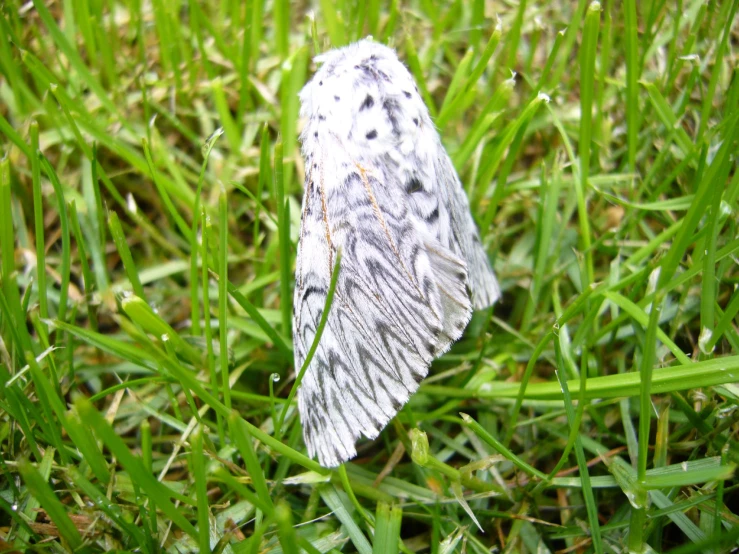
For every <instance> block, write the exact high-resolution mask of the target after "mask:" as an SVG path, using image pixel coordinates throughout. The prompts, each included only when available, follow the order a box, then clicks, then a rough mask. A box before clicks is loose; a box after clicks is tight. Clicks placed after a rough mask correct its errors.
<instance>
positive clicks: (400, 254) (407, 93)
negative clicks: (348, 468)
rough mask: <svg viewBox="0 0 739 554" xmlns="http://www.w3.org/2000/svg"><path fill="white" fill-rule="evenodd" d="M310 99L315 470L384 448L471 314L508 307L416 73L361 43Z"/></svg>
mask: <svg viewBox="0 0 739 554" xmlns="http://www.w3.org/2000/svg"><path fill="white" fill-rule="evenodd" d="M316 62H317V63H319V64H321V66H320V68H319V69H318V71H317V72H316V74H315V75H314V76H313V78H312V79H311V80H310V81H309V82H308V83H307V84H306V85H305V87H304V88H303V90H302V91H301V93H300V101H301V110H300V115H301V118H303V119H304V120H305V127H304V129H303V131H302V134H301V137H300V138H301V143H302V153H303V157H304V160H305V192H304V197H303V208H302V220H301V227H300V239H299V243H298V253H297V262H296V270H295V294H294V306H293V308H294V316H293V340H294V346H295V348H294V350H295V367H296V368H300V367H302V365H303V363H304V362H305V359H306V355H307V353H308V350H309V349H310V347H311V345H312V343H313V340H314V338H315V336H316V330H317V327H318V325H319V322H320V320H321V316H322V313H323V310H324V306H325V303H326V296H327V294H328V291H329V285H330V283H331V277H332V271H333V269H334V262H335V260H336V257H337V253H338V252H339V251H341V256H342V258H341V268H340V271H339V274H338V280H337V282H336V288H335V294H334V298H333V302H332V304H331V308H330V311H329V314H328V318H327V320H326V325H325V327H324V329H323V334H322V335H321V337H320V341H319V343H318V346H317V348H316V350H315V354H314V356H313V358H312V359H311V360H310V363H309V365H308V367H307V369H306V371H305V374H304V375H303V379H302V381H301V383H300V388H299V390H298V409H299V412H300V419H301V422H302V425H303V438H304V440H305V444H306V446H307V449H308V454H309V455H310V456H311V457H315V456H317V457H318V461H319V462H320V464H321V465H323V466H325V467H334V466H338V465H339V464H341V463H343V462H345V461H346V460H348V459H350V458H352V457H354V456H355V455H356V446H355V445H356V443H357V441H358V440H359V439H360V437H362V436H364V437H367V438H369V439H374V438H375V437H377V435H378V434H379V433H380V431H381V430H382V429H383V428H384V427H385V425H387V423H388V422H389V421H390V420H391V419H392V418H393V417H394V416H395V414H396V413H397V412H398V411H399V410H400V409H401V408H402V407H403V405H404V404H405V403H406V402H407V401H408V400H409V398H410V396H411V395H412V394H413V393H414V392H415V391H416V390H417V389H418V386H419V384H420V382H421V381H422V380H423V379H424V377H426V375H427V373H428V370H429V366H430V364H431V362H432V360H434V359H435V358H437V357H439V356H440V355H442V354H443V353H444V352H446V351H447V350H448V349H449V348H450V346H451V345H452V344H453V343H454V342H455V341H456V340H458V339H459V338H460V337H461V335H462V333H463V332H464V329H465V327H466V326H467V323H468V322H469V320H470V317H471V315H472V311H473V310H478V309H483V308H486V307H488V306H491V305H492V304H493V303H494V302H495V301H496V300H497V299H498V297H499V296H500V290H499V287H498V282H497V280H496V278H495V275H494V273H493V270H492V268H491V266H490V262H489V260H488V257H487V254H486V253H485V250H484V248H483V246H482V243H481V241H480V235H479V233H478V230H477V228H476V226H475V223H474V220H473V218H472V214H471V212H470V207H469V203H468V201H467V198H466V196H465V193H464V189H463V188H462V184H461V182H460V180H459V177H458V175H457V173H456V170H455V169H454V166H453V165H452V161H451V159H450V158H449V156H448V154H447V153H446V151H445V149H444V147H443V146H442V143H441V139H440V137H439V134H438V133H437V131H436V128H435V126H434V123H433V121H432V119H431V117H430V115H429V111H428V108H427V107H426V105H425V104H424V102H423V100H422V98H421V96H420V94H419V92H418V88H417V86H416V84H415V82H414V80H413V77H412V76H411V74H410V72H409V71H408V69H407V68H406V67H405V65H404V64H403V63H402V62H401V61H400V60H399V59H398V57H397V55H396V53H395V51H394V50H392V49H391V48H389V47H387V46H384V45H382V44H378V43H376V42H373V41H372V40H371V39H365V40H361V41H359V42H356V43H354V44H351V45H349V46H346V47H343V48H340V49H336V50H332V51H330V52H326V53H325V54H321V55H320V56H318V57H316Z"/></svg>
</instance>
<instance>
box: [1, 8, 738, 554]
mask: <svg viewBox="0 0 739 554" xmlns="http://www.w3.org/2000/svg"><path fill="white" fill-rule="evenodd" d="M337 6H338V9H337ZM496 6H497V7H498V8H499V9H500V11H499V12H498V13H497V14H496V13H492V12H491V11H490V4H489V3H485V2H483V1H481V0H475V1H474V2H470V3H465V2H445V3H438V4H437V3H432V2H427V1H424V0H419V1H417V2H410V3H406V2H399V1H397V0H393V1H391V2H390V3H382V2H378V1H375V0H372V1H369V2H347V1H342V2H339V3H338V4H336V3H330V2H318V3H316V7H315V12H308V11H307V10H304V9H302V8H301V9H300V10H298V9H297V8H295V7H294V6H293V4H292V3H289V2H286V1H284V0H274V1H273V2H261V1H260V0H250V1H249V2H246V3H242V2H236V1H226V2H222V3H214V2H202V3H198V2H192V3H190V4H186V3H182V2H179V1H176V2H174V3H167V2H162V1H161V0H157V1H154V2H152V3H144V2H140V1H139V0H124V1H115V0H108V1H100V0H69V1H63V2H58V1H57V2H44V1H43V0H33V1H32V2H31V3H22V2H20V1H19V0H10V1H9V2H6V3H5V4H4V5H3V7H2V9H0V98H1V100H0V133H1V135H0V152H1V153H2V154H1V155H2V159H1V160H0V281H1V287H0V339H1V340H0V441H1V442H0V454H1V455H0V460H1V461H2V464H1V465H0V514H1V515H0V521H1V525H0V541H2V542H0V546H1V547H2V549H3V550H8V551H25V550H38V551H41V550H43V551H52V552H63V551H72V550H75V551H81V550H82V549H84V550H85V551H87V552H97V551H107V550H120V551H131V552H133V551H138V552H158V551H163V550H166V551H171V552H185V551H207V550H213V551H214V552H234V553H247V552H275V553H277V552H286V553H296V552H301V551H304V552H308V553H311V554H313V553H315V552H337V551H343V552H354V551H356V552H360V553H362V554H369V553H385V552H400V551H402V552H431V553H433V554H440V553H448V552H476V553H477V552H479V553H482V552H489V551H490V550H491V548H497V549H498V551H501V552H622V551H626V550H631V551H633V552H650V551H656V552H713V553H719V552H726V551H729V550H731V549H732V548H736V547H737V544H739V542H738V541H739V518H738V517H737V514H736V513H734V511H733V510H735V509H737V498H739V497H738V496H737V491H736V482H735V480H734V473H735V467H736V464H737V463H738V462H739V443H738V442H737V431H739V423H738V421H737V413H739V412H738V411H737V404H739V388H737V386H736V384H735V383H736V382H739V326H738V324H739V320H738V319H737V314H738V313H739V289H737V284H738V283H739V270H738V269H737V256H738V255H739V239H737V236H739V233H738V232H737V224H738V223H739V220H738V219H737V208H736V206H737V199H738V198H739V172H738V171H737V170H736V152H737V146H738V144H737V143H738V142H739V115H737V114H739V71H738V70H737V69H736V65H737V64H736V58H737V54H736V44H737V28H736V25H735V22H736V15H737V7H738V6H739V1H738V0H721V1H715V2H708V3H706V2H703V1H702V0H680V1H678V3H677V6H674V5H670V4H669V3H666V2H658V1H649V2H640V3H639V2H635V1H634V0H625V1H624V2H622V3H616V2H613V1H611V0H606V1H604V3H603V4H599V3H597V2H591V3H588V2H585V1H584V0H583V1H580V2H577V3H574V2H531V1H528V2H525V1H524V0H520V1H519V2H518V3H517V4H516V3H513V4H511V3H497V4H496ZM366 35H372V36H374V37H375V39H376V40H379V41H382V42H386V43H389V44H391V45H393V46H395V47H396V48H397V49H398V51H399V54H400V57H401V58H402V59H403V60H405V61H406V63H407V64H408V67H409V68H410V70H411V71H412V73H413V74H414V77H415V78H416V80H417V82H418V84H419V90H420V91H421V94H422V95H423V97H424V98H425V99H426V101H427V102H428V103H429V109H430V111H431V113H432V114H433V115H434V117H435V121H436V123H437V126H438V127H439V130H440V132H441V134H442V137H443V141H444V144H445V145H446V147H447V149H448V151H449V153H450V155H451V157H452V159H453V160H454V162H455V164H456V165H457V168H458V170H459V172H460V175H461V176H462V181H463V182H464V183H465V186H466V189H467V192H468V195H469V197H470V201H471V205H472V209H473V213H474V215H475V218H476V220H477V221H478V223H479V225H480V227H481V232H482V235H483V237H484V242H485V244H486V247H487V249H488V251H489V253H490V257H491V260H492V261H493V262H494V266H495V269H496V271H497V273H498V275H499V277H500V280H501V285H502V289H503V298H502V300H501V302H500V303H498V304H497V305H496V306H495V308H494V309H493V310H488V311H486V312H483V313H478V314H476V315H475V317H474V319H473V321H472V323H471V324H470V325H469V328H468V330H467V332H466V334H465V337H464V339H463V340H462V341H460V342H459V343H458V344H457V345H455V347H454V348H453V349H452V351H451V352H450V353H448V354H447V355H445V356H444V357H443V358H442V359H440V360H438V361H437V362H435V364H434V366H433V369H432V373H431V376H430V377H429V378H428V379H427V380H426V382H425V383H424V384H423V385H422V387H421V389H420V391H419V392H418V393H417V394H416V395H415V396H414V397H413V399H412V400H411V402H410V403H409V404H408V406H407V407H405V408H404V409H403V410H402V412H401V413H400V414H399V415H398V416H397V417H396V418H395V420H394V421H393V422H392V424H390V425H389V426H388V428H387V429H386V430H385V431H384V432H383V433H382V435H381V436H380V438H378V439H377V440H376V441H374V442H366V441H365V442H364V443H362V444H361V445H360V448H359V455H358V457H357V458H356V459H355V460H352V461H351V462H349V463H347V464H345V465H344V466H342V467H341V468H339V469H338V470H334V471H329V470H326V469H324V468H322V467H321V466H320V465H318V464H317V463H316V462H315V461H314V460H310V459H309V458H307V457H306V455H305V453H304V452H305V451H304V447H303V445H302V438H301V426H300V421H299V417H298V414H297V407H296V404H295V402H294V392H295V384H296V377H297V380H298V381H299V379H300V376H299V375H296V373H300V368H295V367H293V365H292V364H293V359H292V352H291V338H290V334H291V328H290V327H291V287H292V274H293V264H294V255H295V247H296V241H297V233H298V228H299V217H300V204H299V202H300V197H301V194H302V187H301V184H300V183H301V180H302V175H303V167H302V161H301V158H300V156H299V150H298V148H299V144H298V142H297V136H298V130H299V121H298V99H297V93H298V91H299V90H300V88H301V87H302V85H303V84H304V82H305V80H306V79H307V78H308V77H309V76H310V75H311V74H312V72H313V71H314V69H315V67H314V65H313V63H312V62H311V58H312V57H313V56H314V55H316V54H318V53H319V50H320V51H325V50H326V49H328V48H331V47H334V46H340V45H343V44H346V43H348V42H351V41H353V40H356V39H358V38H361V37H364V36H366ZM511 71H515V72H516V74H515V75H513V76H512V74H511ZM338 270H340V268H339V267H338V266H337V268H336V270H335V275H334V282H335V279H336V274H337V273H336V272H337V271H338Z"/></svg>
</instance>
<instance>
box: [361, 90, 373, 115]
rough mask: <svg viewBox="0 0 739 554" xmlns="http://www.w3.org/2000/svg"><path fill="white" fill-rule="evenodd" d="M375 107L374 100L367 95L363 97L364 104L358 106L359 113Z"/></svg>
mask: <svg viewBox="0 0 739 554" xmlns="http://www.w3.org/2000/svg"><path fill="white" fill-rule="evenodd" d="M374 105H375V99H374V98H372V96H370V95H369V94H368V95H367V96H366V97H365V99H364V102H362V104H361V105H360V106H359V111H360V112H361V111H363V110H368V109H369V108H371V107H372V106H374Z"/></svg>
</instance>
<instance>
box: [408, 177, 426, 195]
mask: <svg viewBox="0 0 739 554" xmlns="http://www.w3.org/2000/svg"><path fill="white" fill-rule="evenodd" d="M422 190H423V185H421V181H419V180H418V179H416V178H415V177H413V178H412V179H411V180H410V181H408V182H407V183H406V185H405V192H407V193H408V194H413V193H414V192H421V191H422Z"/></svg>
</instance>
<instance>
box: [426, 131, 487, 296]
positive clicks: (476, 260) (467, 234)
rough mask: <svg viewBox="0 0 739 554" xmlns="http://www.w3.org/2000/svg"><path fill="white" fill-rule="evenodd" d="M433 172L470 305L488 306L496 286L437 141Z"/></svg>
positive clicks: (456, 179)
mask: <svg viewBox="0 0 739 554" xmlns="http://www.w3.org/2000/svg"><path fill="white" fill-rule="evenodd" d="M439 149H440V150H439V156H438V157H437V159H436V163H435V166H436V167H435V170H436V171H435V172H436V176H437V179H438V180H439V185H438V186H439V188H440V189H441V190H442V191H444V196H446V198H447V202H448V209H449V222H450V226H451V237H452V240H453V242H454V245H455V246H456V249H455V250H457V251H458V252H459V253H460V254H461V256H462V258H464V260H465V261H466V262H467V271H468V273H469V282H470V288H471V291H472V305H473V307H474V309H476V310H480V309H483V308H487V307H488V306H492V305H493V304H494V303H495V301H496V300H497V299H498V298H500V287H499V285H498V280H497V279H496V278H495V274H494V273H493V269H492V267H491V266H490V261H489V260H488V256H487V253H486V252H485V249H484V247H483V245H482V242H481V241H480V234H479V232H478V230H477V225H475V220H474V219H473V217H472V212H471V211H470V205H469V202H468V200H467V196H466V195H465V192H464V188H463V187H462V183H461V182H460V180H459V177H458V176H457V172H456V170H455V168H454V165H453V164H452V161H451V159H450V158H449V155H448V154H447V153H446V151H445V150H444V148H443V146H441V143H439Z"/></svg>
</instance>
